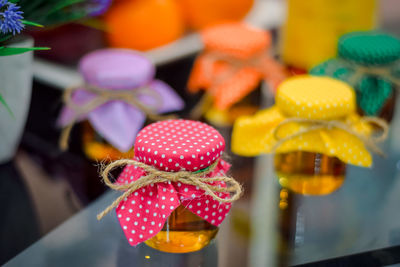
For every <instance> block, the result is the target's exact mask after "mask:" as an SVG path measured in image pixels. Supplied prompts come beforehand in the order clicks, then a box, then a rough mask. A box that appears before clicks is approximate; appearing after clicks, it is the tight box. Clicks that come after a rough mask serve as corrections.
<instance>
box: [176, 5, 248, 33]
mask: <svg viewBox="0 0 400 267" xmlns="http://www.w3.org/2000/svg"><path fill="white" fill-rule="evenodd" d="M176 2H177V3H178V4H179V5H180V7H181V10H182V14H183V16H184V18H185V20H186V23H187V24H188V25H189V26H190V27H192V28H194V29H196V30H198V29H203V28H205V27H208V26H212V25H215V24H218V23H221V22H226V21H238V20H241V19H243V18H244V16H245V15H246V14H247V13H248V12H249V10H250V9H251V7H252V6H253V2H254V0H176Z"/></svg>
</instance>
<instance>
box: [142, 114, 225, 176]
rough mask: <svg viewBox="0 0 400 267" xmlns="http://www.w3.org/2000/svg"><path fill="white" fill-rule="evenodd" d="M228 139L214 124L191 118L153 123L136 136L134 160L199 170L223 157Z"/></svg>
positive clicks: (171, 168) (163, 167)
mask: <svg viewBox="0 0 400 267" xmlns="http://www.w3.org/2000/svg"><path fill="white" fill-rule="evenodd" d="M224 149H225V140H224V138H223V137H222V136H221V135H220V133H219V132H218V131H217V130H215V129H214V128H213V127H211V126H209V125H207V124H204V123H201V122H198V121H190V120H167V121H160V122H156V123H153V124H150V125H148V126H146V127H145V128H143V129H142V130H141V131H140V132H139V134H138V135H137V137H136V142H135V160H137V161H140V162H142V163H145V164H147V165H151V166H154V167H156V168H157V169H159V170H163V171H181V170H187V171H198V170H201V169H205V168H207V167H208V166H210V165H211V164H212V163H214V162H215V161H216V160H217V159H218V158H220V157H221V155H222V152H223V151H224Z"/></svg>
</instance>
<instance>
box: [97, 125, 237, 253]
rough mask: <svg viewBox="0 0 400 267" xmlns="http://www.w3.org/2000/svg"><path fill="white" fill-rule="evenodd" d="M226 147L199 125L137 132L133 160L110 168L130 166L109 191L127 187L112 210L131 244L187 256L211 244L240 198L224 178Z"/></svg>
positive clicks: (230, 181) (211, 131)
mask: <svg viewBox="0 0 400 267" xmlns="http://www.w3.org/2000/svg"><path fill="white" fill-rule="evenodd" d="M224 148H225V141H224V139H223V138H222V136H221V135H220V134H219V133H218V131H217V130H215V129H214V128H212V127H211V126H209V125H207V124H204V123H201V122H197V121H189V120H167V121H161V122H156V123H153V124H150V125H149V126H147V127H145V128H143V129H142V130H141V131H140V132H139V134H138V136H137V138H136V142H135V157H134V160H128V161H126V160H119V161H115V162H113V163H111V164H110V165H128V166H127V167H125V169H124V170H123V172H122V173H121V175H120V176H119V177H118V179H117V181H116V183H115V184H116V185H115V184H110V185H111V186H110V187H112V188H113V186H117V188H118V186H119V185H124V186H125V188H122V190H121V191H124V192H125V193H124V194H125V195H122V196H121V197H120V198H119V200H120V202H119V204H118V207H117V208H116V212H117V217H118V219H119V222H120V224H121V227H122V229H123V231H124V233H125V235H126V237H127V239H128V241H129V243H130V244H131V245H137V244H139V243H142V242H144V243H145V244H147V245H148V246H150V247H152V248H154V249H157V250H160V251H164V252H170V253H186V252H193V251H197V250H200V249H202V248H203V247H205V246H207V245H208V244H209V243H210V242H211V241H212V239H213V238H214V237H215V235H216V234H217V232H218V227H219V225H220V224H221V223H222V221H223V220H224V219H225V217H226V215H227V214H228V212H229V210H230V208H231V203H232V202H233V201H234V200H236V199H237V198H238V197H239V196H240V194H241V188H240V185H239V184H238V183H237V182H236V181H235V180H233V178H230V177H227V176H226V172H227V171H228V170H229V168H230V165H229V164H228V163H227V162H225V161H224V160H223V159H221V156H222V153H223V151H224ZM119 162H121V164H120V163H119ZM107 175H108V174H107ZM103 177H104V173H103ZM106 179H107V178H106ZM106 183H107V181H106ZM120 189H121V188H118V190H120Z"/></svg>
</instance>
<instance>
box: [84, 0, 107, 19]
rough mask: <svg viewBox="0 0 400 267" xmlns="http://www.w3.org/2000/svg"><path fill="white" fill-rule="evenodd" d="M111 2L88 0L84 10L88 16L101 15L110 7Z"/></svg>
mask: <svg viewBox="0 0 400 267" xmlns="http://www.w3.org/2000/svg"><path fill="white" fill-rule="evenodd" d="M111 1H112V0H89V1H88V2H87V3H86V4H85V5H86V10H87V12H88V14H89V16H91V17H94V16H99V15H102V14H103V13H104V12H106V11H107V9H108V8H109V7H110V5H111Z"/></svg>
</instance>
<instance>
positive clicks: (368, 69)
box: [338, 59, 400, 86]
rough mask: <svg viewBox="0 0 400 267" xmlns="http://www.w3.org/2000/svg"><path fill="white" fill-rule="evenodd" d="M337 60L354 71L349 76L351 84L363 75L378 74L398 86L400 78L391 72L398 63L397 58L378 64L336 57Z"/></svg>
mask: <svg viewBox="0 0 400 267" xmlns="http://www.w3.org/2000/svg"><path fill="white" fill-rule="evenodd" d="M338 60H339V61H340V62H341V63H342V64H343V65H344V66H346V67H347V68H350V69H352V70H353V71H354V73H353V74H352V75H351V76H350V78H349V81H348V82H349V83H350V84H351V85H352V86H355V85H357V83H358V82H359V81H360V80H361V78H362V77H363V76H364V75H373V76H378V77H381V78H383V79H385V80H388V81H390V82H391V83H393V84H395V85H397V86H400V79H399V78H397V77H395V76H394V75H393V74H392V70H393V68H395V67H396V66H397V65H398V64H399V63H400V61H399V60H397V61H395V62H394V63H391V64H386V65H378V66H363V65H360V64H358V63H355V62H352V61H347V60H344V59H338Z"/></svg>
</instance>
